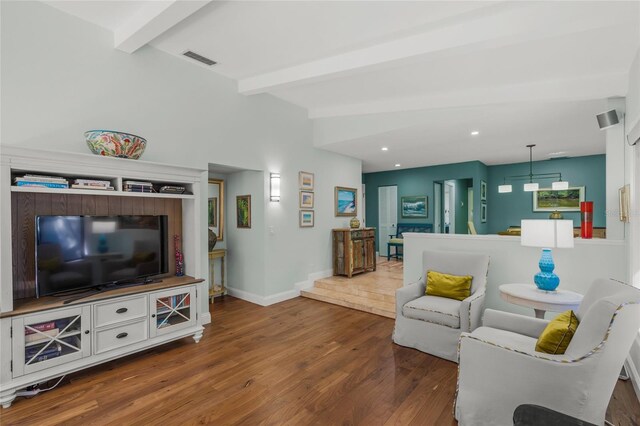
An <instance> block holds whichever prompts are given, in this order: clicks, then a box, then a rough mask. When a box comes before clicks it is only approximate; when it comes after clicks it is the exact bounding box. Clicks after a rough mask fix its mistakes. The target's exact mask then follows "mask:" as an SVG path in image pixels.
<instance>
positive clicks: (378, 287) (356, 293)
mask: <svg viewBox="0 0 640 426" xmlns="http://www.w3.org/2000/svg"><path fill="white" fill-rule="evenodd" d="M402 279H403V278H402V262H400V261H398V260H394V259H392V260H389V261H387V258H386V257H378V259H377V268H376V271H375V272H367V273H364V274H359V275H354V276H353V277H352V278H347V277H342V276H334V277H328V278H322V279H320V280H316V281H315V283H314V286H313V288H311V289H309V290H305V291H302V292H301V296H304V297H308V298H310V299H315V300H320V301H322V302H327V303H333V304H334V305H340V306H345V307H347V308H351V309H357V310H359V311H363V312H369V313H372V314H376V315H380V316H383V317H387V318H393V319H395V317H396V290H397V289H398V288H400V287H402Z"/></svg>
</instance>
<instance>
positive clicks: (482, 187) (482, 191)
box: [480, 180, 487, 201]
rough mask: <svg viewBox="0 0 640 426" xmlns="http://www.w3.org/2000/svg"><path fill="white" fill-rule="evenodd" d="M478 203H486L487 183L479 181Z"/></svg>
mask: <svg viewBox="0 0 640 426" xmlns="http://www.w3.org/2000/svg"><path fill="white" fill-rule="evenodd" d="M480 201H487V182H485V181H483V180H481V181H480Z"/></svg>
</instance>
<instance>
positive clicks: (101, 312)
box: [0, 146, 211, 409]
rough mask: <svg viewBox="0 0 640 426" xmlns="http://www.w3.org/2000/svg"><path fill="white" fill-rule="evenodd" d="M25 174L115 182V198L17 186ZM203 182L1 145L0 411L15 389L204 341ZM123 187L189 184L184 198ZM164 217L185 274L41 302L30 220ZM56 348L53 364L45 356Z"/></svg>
mask: <svg viewBox="0 0 640 426" xmlns="http://www.w3.org/2000/svg"><path fill="white" fill-rule="evenodd" d="M25 173H33V174H39V175H54V176H62V177H67V178H75V179H79V178H80V179H81V178H86V179H102V180H109V181H110V182H111V183H112V185H113V187H114V188H115V190H113V191H104V190H102V191H100V190H91V189H71V188H68V189H67V188H63V189H60V188H43V187H19V186H14V185H12V182H13V179H14V177H16V176H20V175H24V174H25ZM203 178H204V179H206V171H205V170H202V169H196V168H190V167H180V166H171V165H166V164H157V163H151V162H145V161H139V160H127V159H119V158H111V157H100V156H95V155H91V154H74V153H60V152H54V151H40V150H30V149H23V148H19V147H7V146H3V147H2V152H1V153H0V404H1V405H2V407H3V408H4V409H7V408H9V407H10V406H11V403H12V401H13V400H14V399H15V397H16V392H17V391H19V390H21V389H24V388H26V387H28V386H32V385H35V384H38V383H42V382H45V381H48V380H51V379H54V378H57V377H60V376H62V375H65V374H68V373H72V372H74V371H78V370H82V369H85V368H88V367H91V366H93V365H97V364H100V363H103V362H107V361H110V360H113V359H116V358H120V357H123V356H126V355H129V354H132V353H135V352H139V351H142V350H145V349H148V348H150V347H153V346H157V345H161V344H164V343H167V342H170V341H173V340H176V339H180V338H184V337H187V336H192V337H193V339H194V340H195V341H196V342H198V341H199V340H200V338H201V337H202V334H203V329H204V328H203V325H204V324H207V323H209V322H211V314H210V313H209V305H208V289H207V286H206V283H205V282H204V281H203V280H202V279H200V278H199V277H202V276H205V275H206V271H205V270H204V269H203V262H202V252H203V250H204V248H203V247H204V246H203V247H201V246H202V245H203V244H205V242H204V240H203V239H202V238H203V236H204V235H205V232H204V230H203V229H201V228H202V224H201V217H202V216H201V215H202V212H201V209H202V208H203V207H202V206H203V205H204V204H203V203H202V202H201V191H202V190H203V187H204V188H206V184H205V185H204V186H203V184H202V182H203ZM125 180H136V181H148V182H152V183H154V184H163V185H177V186H183V187H185V188H186V192H185V193H184V194H166V193H139V192H125V191H123V181H125ZM204 182H206V180H205V181H204ZM166 211H169V212H170V216H169V218H170V222H171V223H172V226H173V228H170V230H172V231H173V232H174V233H175V234H176V235H179V236H181V241H182V244H181V248H182V251H183V254H184V272H185V275H184V276H180V277H178V276H175V275H174V274H173V273H171V274H167V275H166V276H162V277H160V281H158V282H153V283H150V284H142V285H137V286H131V287H121V288H114V289H112V290H107V291H102V292H98V293H94V294H89V295H88V296H86V297H83V298H80V299H78V300H71V301H67V303H65V298H63V297H55V296H47V297H41V298H39V299H38V298H36V297H35V283H34V279H33V278H32V277H33V273H34V272H33V271H32V269H34V267H33V265H34V262H35V260H34V258H35V252H34V242H33V241H31V240H32V239H34V238H33V232H34V231H33V226H34V225H33V222H34V220H33V218H34V215H42V214H48V215H64V214H77V215H104V216H112V215H116V214H121V213H120V212H130V213H128V214H144V215H159V214H162V215H164V214H166ZM68 212H70V213H68ZM171 250H173V245H171ZM170 254H171V257H170V259H171V260H170V261H171V262H174V261H175V260H174V258H173V253H170ZM171 271H172V272H173V271H175V269H173V268H172V270H171ZM52 348H55V349H54V350H55V351H57V352H56V356H55V357H48V356H47V353H48V352H47V351H50V350H52Z"/></svg>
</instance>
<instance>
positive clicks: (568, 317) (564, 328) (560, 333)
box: [536, 310, 579, 355]
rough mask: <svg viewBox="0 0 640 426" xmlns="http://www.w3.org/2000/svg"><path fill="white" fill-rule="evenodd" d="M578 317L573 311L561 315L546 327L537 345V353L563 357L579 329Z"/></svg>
mask: <svg viewBox="0 0 640 426" xmlns="http://www.w3.org/2000/svg"><path fill="white" fill-rule="evenodd" d="M578 324H579V321H578V317H576V314H574V313H573V311H572V310H568V311H566V312H563V313H561V314H560V315H558V316H557V317H555V318H554V319H552V320H551V321H550V322H549V324H547V326H546V327H545V329H544V331H543V332H542V334H540V337H539V338H538V342H537V343H536V352H544V353H547V354H552V355H562V354H563V353H564V352H565V351H566V350H567V348H568V347H569V343H570V342H571V339H572V338H573V335H574V334H575V333H576V330H577V329H578Z"/></svg>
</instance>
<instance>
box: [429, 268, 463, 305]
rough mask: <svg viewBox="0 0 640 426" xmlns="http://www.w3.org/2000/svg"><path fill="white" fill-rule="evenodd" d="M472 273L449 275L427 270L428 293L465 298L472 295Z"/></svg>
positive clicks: (449, 297)
mask: <svg viewBox="0 0 640 426" xmlns="http://www.w3.org/2000/svg"><path fill="white" fill-rule="evenodd" d="M471 281H473V277H472V276H471V275H449V274H443V273H441V272H436V271H427V295H429V296H440V297H446V298H448V299H455V300H464V299H466V298H467V297H469V296H471Z"/></svg>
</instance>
